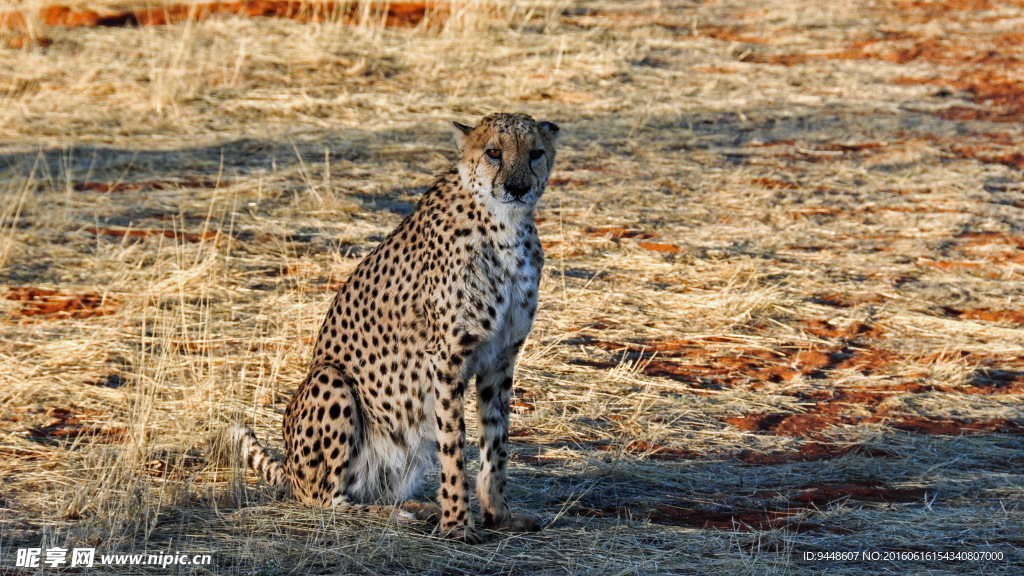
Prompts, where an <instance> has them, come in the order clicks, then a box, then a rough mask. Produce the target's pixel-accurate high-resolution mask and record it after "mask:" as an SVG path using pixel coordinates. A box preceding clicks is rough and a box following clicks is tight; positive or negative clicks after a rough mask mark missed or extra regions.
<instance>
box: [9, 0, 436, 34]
mask: <svg viewBox="0 0 1024 576" xmlns="http://www.w3.org/2000/svg"><path fill="white" fill-rule="evenodd" d="M358 10H359V6H358V4H357V3H347V2H341V3H339V2H325V1H312V2H298V1H295V0H249V1H238V2H207V3H202V4H170V5H167V6H161V7H160V8H141V9H138V10H123V11H111V12H105V13H99V12H95V11H92V10H87V9H80V8H69V7H67V6H48V7H46V8H43V9H41V10H40V11H39V20H40V21H41V22H42V23H43V25H45V26H55V27H60V28H80V27H124V26H163V25H167V24H174V23H178V22H186V21H193V22H196V21H200V20H205V19H206V18H209V17H211V16H214V15H217V14H223V15H231V16H248V17H259V16H263V17H269V18H285V19H289V20H298V21H301V22H324V21H341V22H347V23H351V22H354V21H355V20H356V18H357V17H358V15H359V12H358ZM446 11H447V6H446V5H444V4H435V3H433V2H391V3H390V4H388V5H387V13H386V14H384V23H385V25H386V26H395V27H406V28H408V27H414V26H417V25H419V24H420V23H421V22H422V21H423V20H424V18H425V17H426V16H427V14H428V13H432V14H436V15H438V16H441V17H443V16H444V15H445V13H446ZM0 27H4V28H12V29H19V30H20V29H25V27H26V26H25V17H24V15H23V14H22V13H21V12H18V11H8V12H4V13H0Z"/></svg>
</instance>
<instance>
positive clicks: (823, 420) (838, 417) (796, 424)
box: [725, 390, 1024, 457]
mask: <svg viewBox="0 0 1024 576" xmlns="http://www.w3.org/2000/svg"><path fill="white" fill-rule="evenodd" d="M922 391H923V390H922ZM899 393H905V392H904V391H902V390H893V391H891V392H888V391H887V392H873V391H872V392H859V391H858V392H854V391H848V390H837V391H835V392H834V393H831V394H830V395H831V396H832V397H831V398H829V399H827V400H823V401H820V402H817V403H816V404H814V405H813V406H812V407H810V408H809V409H808V410H807V412H804V413H801V414H778V413H771V414H767V413H760V412H758V413H751V414H746V415H743V416H737V417H734V418H726V419H725V421H726V422H728V423H729V424H732V425H733V426H736V427H737V428H739V429H741V430H748V431H759V432H769V433H772V434H778V435H780V436H793V437H800V438H815V439H820V438H822V432H825V431H826V430H828V429H829V428H831V427H833V426H853V425H857V424H872V423H882V424H886V425H888V426H890V427H892V428H896V429H897V430H904V431H906V432H913V433H915V434H929V435H939V436H961V435H970V434H977V433H983V432H1005V433H1020V432H1021V430H1022V429H1024V426H1021V425H1019V424H1017V423H1015V422H1013V421H1010V420H1006V419H1002V418H999V419H995V420H986V421H958V420H949V419H937V420H930V419H927V418H923V417H911V416H904V415H899V414H893V413H891V412H889V410H888V409H887V408H886V407H885V406H883V405H882V403H883V402H884V401H885V399H887V398H890V397H893V396H894V395H895V394H899ZM833 457H834V456H833Z"/></svg>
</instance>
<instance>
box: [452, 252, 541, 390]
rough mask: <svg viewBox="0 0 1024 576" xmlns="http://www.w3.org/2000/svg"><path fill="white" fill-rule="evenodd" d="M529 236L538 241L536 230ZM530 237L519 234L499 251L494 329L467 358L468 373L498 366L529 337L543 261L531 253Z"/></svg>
mask: <svg viewBox="0 0 1024 576" xmlns="http://www.w3.org/2000/svg"><path fill="white" fill-rule="evenodd" d="M530 236H532V240H533V242H534V243H535V244H538V245H539V243H538V242H537V238H536V233H535V232H534V233H532V234H531V235H530ZM529 239H530V238H529V237H528V236H527V235H525V234H523V235H519V237H517V238H515V239H510V240H511V241H509V242H507V243H504V245H503V246H502V247H499V248H498V249H497V251H496V256H497V258H498V263H499V266H498V268H499V270H497V271H496V272H497V274H496V276H495V278H494V280H495V282H494V285H495V288H497V291H498V293H499V294H500V295H501V298H500V303H496V305H495V310H496V311H497V314H496V316H497V318H496V323H495V329H494V331H493V333H492V334H491V336H490V337H489V338H487V339H485V340H483V341H481V342H480V344H479V345H478V346H477V347H476V349H475V350H474V351H473V354H472V355H470V357H469V358H468V359H467V362H466V374H467V376H468V375H472V374H479V373H481V372H483V371H486V370H488V369H490V368H492V367H494V366H496V365H497V364H498V363H500V362H501V361H502V360H504V359H505V357H506V355H507V353H508V351H509V348H510V347H511V346H513V345H515V344H517V343H520V342H522V341H523V340H525V339H526V336H527V335H528V334H529V333H530V329H531V328H532V327H533V317H534V313H535V312H536V309H537V289H538V287H539V285H540V271H541V265H540V263H537V262H535V261H534V260H533V258H532V257H531V254H530V253H529V249H528V246H527V240H529Z"/></svg>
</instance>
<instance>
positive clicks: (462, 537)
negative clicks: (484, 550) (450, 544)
mask: <svg viewBox="0 0 1024 576" xmlns="http://www.w3.org/2000/svg"><path fill="white" fill-rule="evenodd" d="M441 536H442V537H443V538H446V539H448V540H456V541H461V542H465V543H466V544H483V542H484V539H483V536H481V535H480V533H479V532H477V531H476V528H473V527H472V526H459V527H457V528H452V529H451V530H448V531H445V532H442V533H441Z"/></svg>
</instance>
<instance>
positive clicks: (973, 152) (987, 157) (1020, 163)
mask: <svg viewBox="0 0 1024 576" xmlns="http://www.w3.org/2000/svg"><path fill="white" fill-rule="evenodd" d="M1021 98H1024V93H1022V94H1021ZM951 110H952V109H951ZM1021 111H1022V112H1024V109H1022V110H1021ZM970 112H971V113H972V115H976V114H974V113H976V112H979V111H977V110H973V109H972V110H970ZM938 114H939V115H940V116H941V115H944V114H946V113H945V112H939V113H938ZM947 115H951V114H947ZM958 119H961V120H962V119H966V118H958ZM972 119H976V118H972ZM953 153H954V154H957V155H958V156H960V157H961V158H967V159H970V160H977V161H979V162H984V163H985V164H1002V165H1003V166H1009V167H1011V168H1016V169H1018V170H1024V152H1021V151H1019V150H1015V149H1007V148H1004V147H1002V146H991V145H987V144H973V145H958V146H953Z"/></svg>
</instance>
